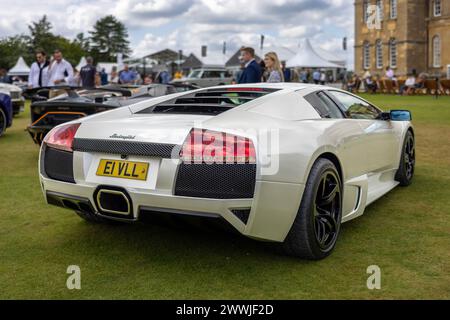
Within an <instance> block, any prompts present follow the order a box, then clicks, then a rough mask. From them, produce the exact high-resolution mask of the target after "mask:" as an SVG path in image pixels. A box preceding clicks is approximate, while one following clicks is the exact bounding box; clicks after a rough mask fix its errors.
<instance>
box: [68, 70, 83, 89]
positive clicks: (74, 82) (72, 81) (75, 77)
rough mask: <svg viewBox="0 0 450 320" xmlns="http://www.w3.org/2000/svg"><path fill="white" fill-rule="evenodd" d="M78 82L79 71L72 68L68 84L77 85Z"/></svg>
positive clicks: (79, 79) (78, 84)
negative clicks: (71, 75)
mask: <svg viewBox="0 0 450 320" xmlns="http://www.w3.org/2000/svg"><path fill="white" fill-rule="evenodd" d="M80 82H81V78H80V72H79V71H78V70H77V68H73V77H72V78H70V79H69V83H68V85H69V86H71V87H79V86H80Z"/></svg>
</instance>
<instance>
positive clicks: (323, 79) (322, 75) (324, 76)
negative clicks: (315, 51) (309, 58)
mask: <svg viewBox="0 0 450 320" xmlns="http://www.w3.org/2000/svg"><path fill="white" fill-rule="evenodd" d="M326 82H327V74H326V73H325V70H323V69H322V70H320V84H321V85H323V86H324V85H325V83H326Z"/></svg>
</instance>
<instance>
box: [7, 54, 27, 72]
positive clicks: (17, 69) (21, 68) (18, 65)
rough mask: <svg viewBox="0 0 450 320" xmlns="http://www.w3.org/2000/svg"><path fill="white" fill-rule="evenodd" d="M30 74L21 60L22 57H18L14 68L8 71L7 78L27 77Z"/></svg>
mask: <svg viewBox="0 0 450 320" xmlns="http://www.w3.org/2000/svg"><path fill="white" fill-rule="evenodd" d="M29 73H30V67H29V66H28V65H27V63H26V62H25V60H23V58H22V57H20V58H19V59H18V60H17V63H16V65H15V66H14V67H12V68H11V70H9V72H8V75H9V76H28V75H29Z"/></svg>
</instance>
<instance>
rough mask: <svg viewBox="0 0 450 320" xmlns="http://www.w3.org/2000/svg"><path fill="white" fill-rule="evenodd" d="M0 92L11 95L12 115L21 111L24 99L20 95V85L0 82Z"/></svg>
mask: <svg viewBox="0 0 450 320" xmlns="http://www.w3.org/2000/svg"><path fill="white" fill-rule="evenodd" d="M0 92H1V93H5V94H8V95H9V96H10V97H11V101H12V106H13V114H14V115H17V114H19V113H20V112H23V110H24V106H25V99H24V98H23V97H22V89H21V88H20V87H18V86H16V85H12V84H8V83H0Z"/></svg>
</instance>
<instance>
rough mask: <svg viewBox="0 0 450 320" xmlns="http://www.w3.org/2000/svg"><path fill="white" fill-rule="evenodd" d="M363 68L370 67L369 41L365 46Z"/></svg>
mask: <svg viewBox="0 0 450 320" xmlns="http://www.w3.org/2000/svg"><path fill="white" fill-rule="evenodd" d="M363 68H364V69H370V45H369V43H368V42H367V41H366V42H364V46H363Z"/></svg>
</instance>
